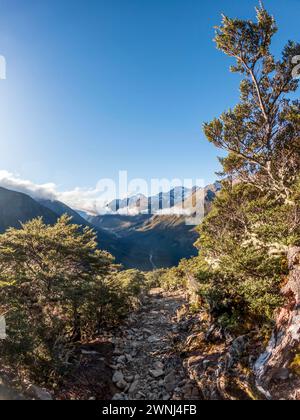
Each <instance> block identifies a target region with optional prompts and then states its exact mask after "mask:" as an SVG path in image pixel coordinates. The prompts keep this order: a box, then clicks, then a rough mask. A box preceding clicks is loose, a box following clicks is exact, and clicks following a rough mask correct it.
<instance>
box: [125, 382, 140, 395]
mask: <svg viewBox="0 0 300 420" xmlns="http://www.w3.org/2000/svg"><path fill="white" fill-rule="evenodd" d="M138 385H139V381H134V382H132V384H131V385H130V388H129V391H128V394H134V393H135V392H136V391H137V389H138Z"/></svg>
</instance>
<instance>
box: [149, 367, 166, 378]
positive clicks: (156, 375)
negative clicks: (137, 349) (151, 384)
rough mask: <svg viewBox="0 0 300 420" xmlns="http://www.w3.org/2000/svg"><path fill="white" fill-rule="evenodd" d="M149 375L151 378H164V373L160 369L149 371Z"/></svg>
mask: <svg viewBox="0 0 300 420" xmlns="http://www.w3.org/2000/svg"><path fill="white" fill-rule="evenodd" d="M149 373H150V375H151V376H153V378H155V379H156V378H160V377H161V376H164V374H165V372H164V371H163V370H162V369H149Z"/></svg>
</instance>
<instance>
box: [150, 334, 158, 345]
mask: <svg viewBox="0 0 300 420" xmlns="http://www.w3.org/2000/svg"><path fill="white" fill-rule="evenodd" d="M158 341H160V338H159V337H156V336H155V335H151V336H150V337H148V342H149V343H157V342H158Z"/></svg>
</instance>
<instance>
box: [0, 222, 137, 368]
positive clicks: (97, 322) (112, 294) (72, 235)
mask: <svg viewBox="0 0 300 420" xmlns="http://www.w3.org/2000/svg"><path fill="white" fill-rule="evenodd" d="M69 222H70V218H68V217H67V216H63V217H61V218H60V219H59V220H58V222H57V223H56V224H55V225H54V226H48V225H45V224H44V223H43V221H42V220H41V219H36V220H32V221H31V222H28V223H26V224H24V225H22V228H21V229H19V230H17V229H9V230H7V232H6V233H4V234H3V235H1V236H0V269H1V283H2V287H1V289H0V312H1V313H6V323H7V329H8V331H7V333H8V338H7V340H5V341H2V342H1V343H0V345H1V355H2V357H4V358H6V359H8V360H10V361H12V360H13V361H14V362H15V363H18V365H20V366H28V367H29V368H30V369H31V371H35V370H37V371H38V372H39V374H40V373H41V372H43V374H44V375H47V374H48V373H49V371H59V370H60V369H61V368H63V367H65V366H66V364H67V362H68V360H69V357H70V354H71V350H72V346H73V344H74V343H76V342H78V341H81V340H83V339H89V338H91V337H93V336H94V335H96V334H99V332H100V331H101V328H103V326H113V325H115V324H116V323H117V322H119V321H120V319H121V318H122V317H124V316H125V315H126V314H127V312H128V311H129V310H130V309H131V308H132V307H133V306H134V305H136V304H137V303H136V299H137V297H138V295H139V294H140V293H141V289H142V287H143V284H144V278H143V275H142V274H140V273H139V272H138V271H134V270H131V271H128V272H126V271H124V272H119V267H118V266H116V265H115V264H114V259H113V257H112V256H111V255H110V254H108V253H107V252H104V251H100V250H98V249H97V242H96V236H95V233H94V232H93V231H92V230H91V229H88V228H86V229H83V230H82V228H80V227H79V226H76V225H73V224H70V223H69Z"/></svg>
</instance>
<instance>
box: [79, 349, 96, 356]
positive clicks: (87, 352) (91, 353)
mask: <svg viewBox="0 0 300 420" xmlns="http://www.w3.org/2000/svg"><path fill="white" fill-rule="evenodd" d="M81 354H83V355H87V356H97V355H98V354H99V353H98V352H97V351H88V350H81Z"/></svg>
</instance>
